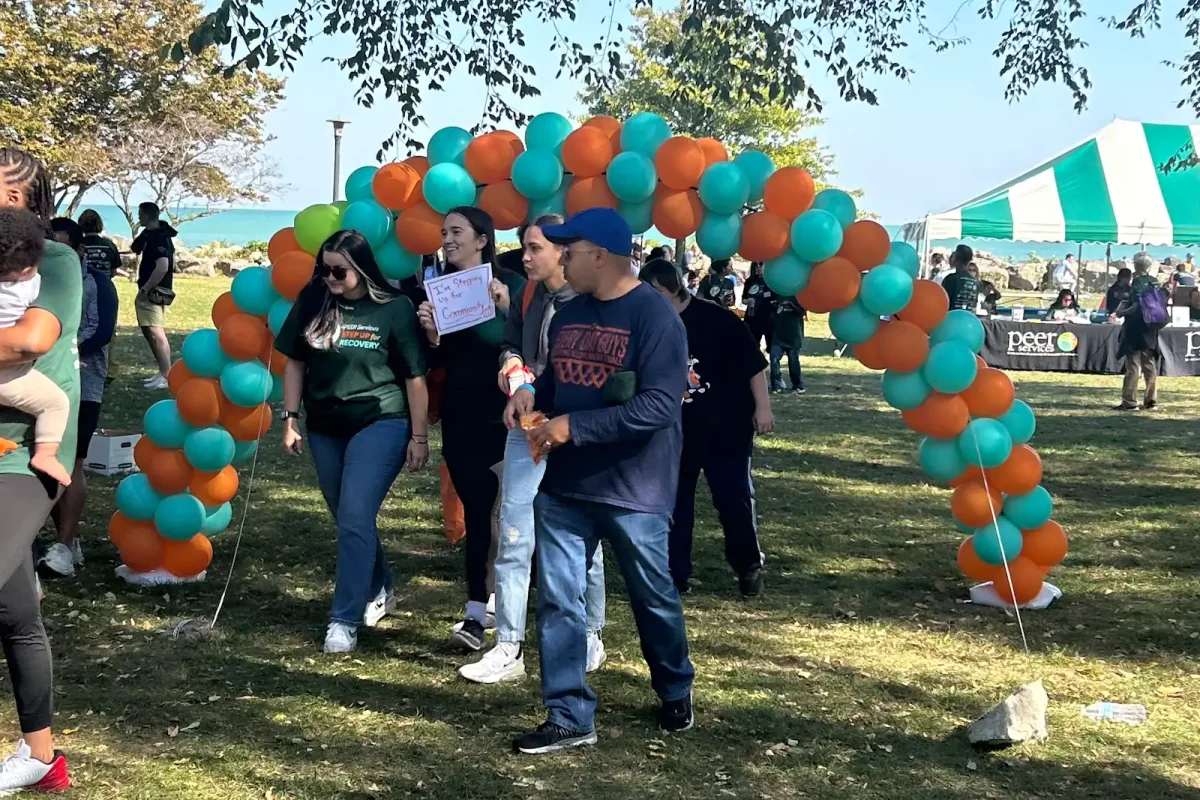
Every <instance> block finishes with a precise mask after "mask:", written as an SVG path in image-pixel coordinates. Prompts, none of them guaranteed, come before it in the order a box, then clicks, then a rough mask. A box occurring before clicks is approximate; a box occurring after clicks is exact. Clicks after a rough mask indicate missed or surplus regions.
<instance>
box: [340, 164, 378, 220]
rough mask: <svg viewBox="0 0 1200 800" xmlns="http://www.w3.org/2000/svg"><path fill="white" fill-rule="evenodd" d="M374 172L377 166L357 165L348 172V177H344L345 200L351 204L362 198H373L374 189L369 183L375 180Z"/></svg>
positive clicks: (371, 199)
mask: <svg viewBox="0 0 1200 800" xmlns="http://www.w3.org/2000/svg"><path fill="white" fill-rule="evenodd" d="M376 172H379V167H370V166H368V167H359V168H358V169H356V170H354V172H351V173H350V177H349V178H346V200H347V202H349V203H350V204H352V205H353V204H354V203H359V202H362V201H364V200H370V201H374V200H375V189H374V188H373V187H372V186H371V183H372V182H373V181H374V180H375V173H376ZM346 227H349V226H346ZM355 230H357V229H355Z"/></svg>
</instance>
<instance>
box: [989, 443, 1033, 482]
mask: <svg viewBox="0 0 1200 800" xmlns="http://www.w3.org/2000/svg"><path fill="white" fill-rule="evenodd" d="M987 474H988V481H989V482H990V483H991V484H992V485H993V486H995V487H996V488H997V489H999V490H1000V491H1002V492H1004V493H1005V494H1029V493H1030V492H1032V491H1033V490H1034V489H1036V488H1037V487H1038V484H1040V483H1041V482H1042V459H1041V458H1040V457H1039V456H1038V454H1037V451H1036V450H1034V449H1033V448H1032V447H1030V446H1029V445H1027V444H1019V445H1017V446H1016V447H1014V448H1013V449H1012V452H1011V453H1010V454H1009V456H1008V458H1007V459H1005V461H1004V463H1003V464H1001V465H1000V466H998V467H992V468H991V469H989V470H988V471H987Z"/></svg>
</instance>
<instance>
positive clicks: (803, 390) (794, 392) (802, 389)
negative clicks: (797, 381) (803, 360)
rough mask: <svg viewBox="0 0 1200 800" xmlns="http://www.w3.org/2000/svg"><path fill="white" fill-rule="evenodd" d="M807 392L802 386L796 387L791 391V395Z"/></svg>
mask: <svg viewBox="0 0 1200 800" xmlns="http://www.w3.org/2000/svg"><path fill="white" fill-rule="evenodd" d="M807 391H808V389H805V388H804V387H803V386H797V387H796V388H795V389H792V394H804V393H805V392H807Z"/></svg>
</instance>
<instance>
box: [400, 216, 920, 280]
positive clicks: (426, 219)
mask: <svg viewBox="0 0 1200 800" xmlns="http://www.w3.org/2000/svg"><path fill="white" fill-rule="evenodd" d="M445 219H446V215H445V214H439V213H438V212H436V211H434V210H433V209H432V208H430V207H429V204H428V203H425V202H424V201H422V202H420V203H417V204H416V205H414V206H412V207H411V208H409V209H408V210H407V211H402V212H401V213H400V217H399V218H398V219H397V220H396V238H397V239H399V240H400V244H401V245H403V246H404V249H406V250H408V252H410V253H416V254H417V255H422V256H423V255H428V254H429V253H436V252H437V249H438V248H439V247H441V246H442V222H443V221H445ZM943 294H944V293H943Z"/></svg>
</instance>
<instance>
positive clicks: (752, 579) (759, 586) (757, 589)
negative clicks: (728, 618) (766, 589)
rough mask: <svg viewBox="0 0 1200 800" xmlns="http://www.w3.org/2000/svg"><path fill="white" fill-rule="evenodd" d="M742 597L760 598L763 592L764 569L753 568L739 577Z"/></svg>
mask: <svg viewBox="0 0 1200 800" xmlns="http://www.w3.org/2000/svg"><path fill="white" fill-rule="evenodd" d="M738 589H739V590H740V591H741V593H742V597H758V596H759V595H760V594H762V590H763V576H762V567H752V568H751V569H748V570H746V571H745V572H743V573H742V574H741V575H739V576H738Z"/></svg>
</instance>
